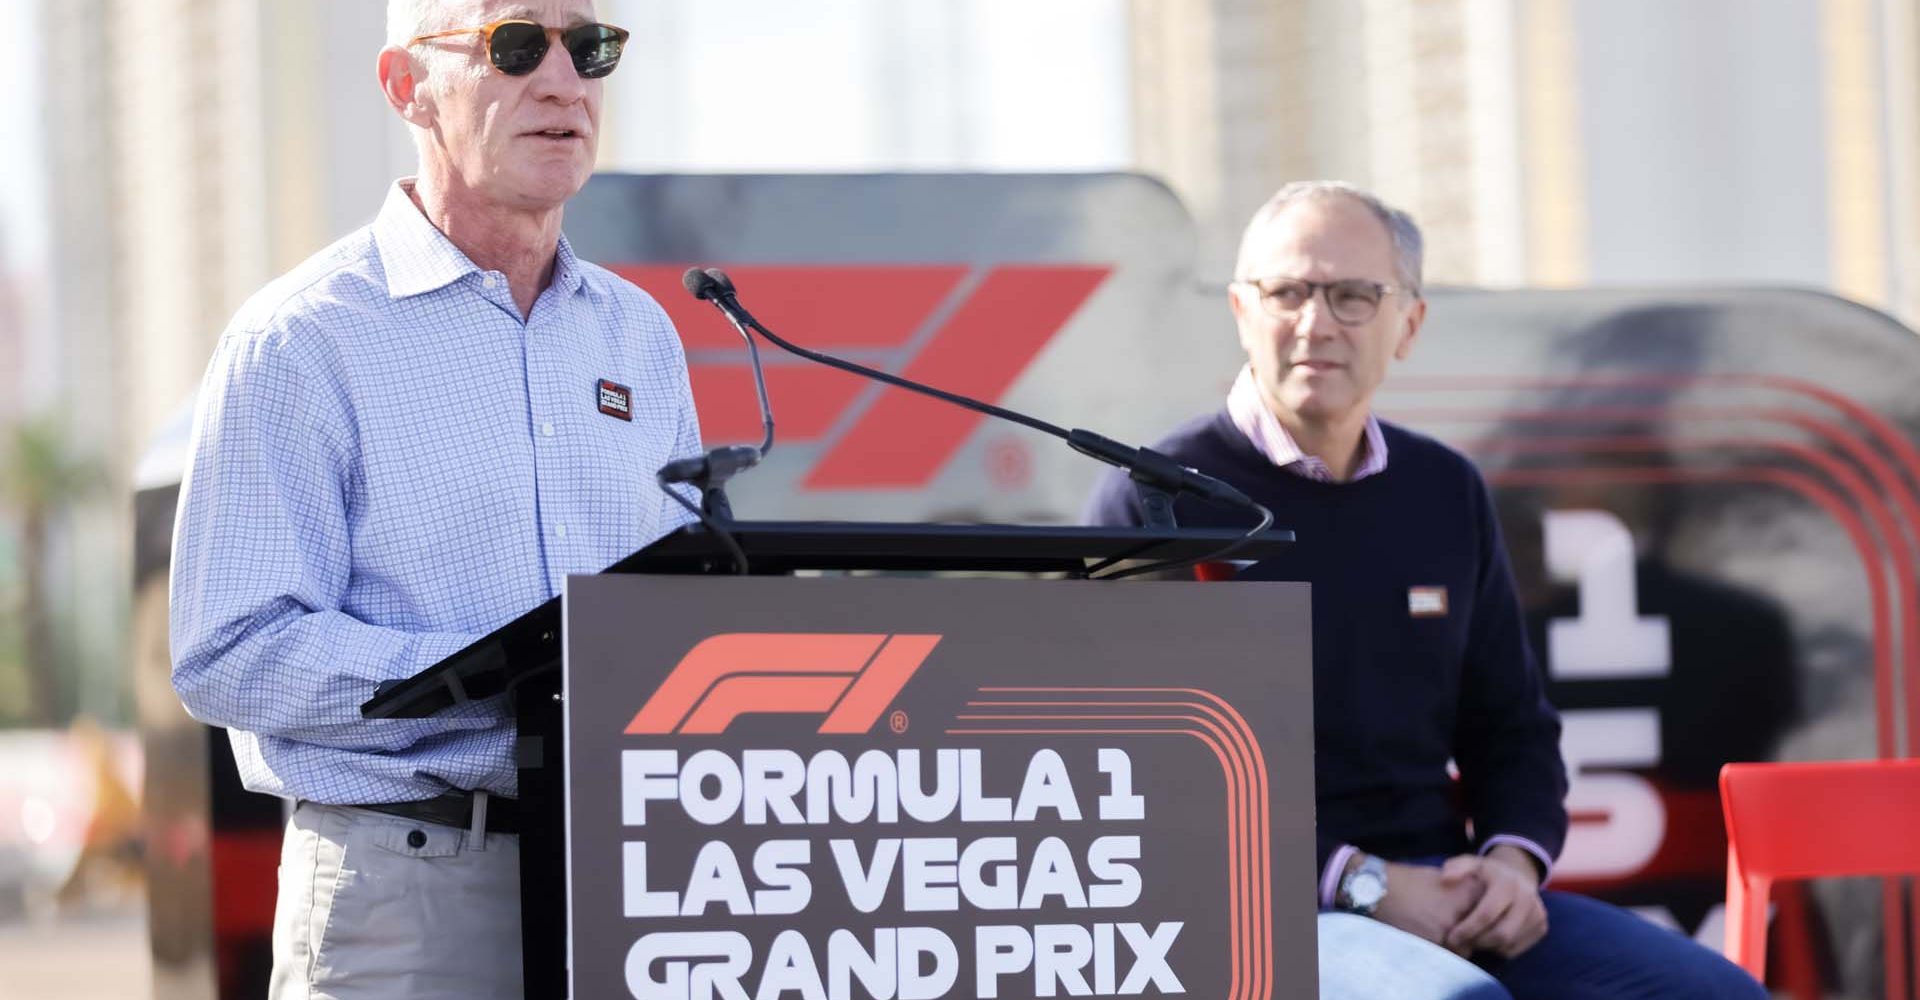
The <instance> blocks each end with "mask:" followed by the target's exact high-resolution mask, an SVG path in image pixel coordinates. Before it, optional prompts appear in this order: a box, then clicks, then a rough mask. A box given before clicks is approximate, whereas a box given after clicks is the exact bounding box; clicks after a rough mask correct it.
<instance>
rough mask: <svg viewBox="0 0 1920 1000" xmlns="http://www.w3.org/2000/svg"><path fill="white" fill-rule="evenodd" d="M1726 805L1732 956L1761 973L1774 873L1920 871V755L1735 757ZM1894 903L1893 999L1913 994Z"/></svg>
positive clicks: (1726, 773) (1723, 796) (1726, 774)
mask: <svg viewBox="0 0 1920 1000" xmlns="http://www.w3.org/2000/svg"><path fill="white" fill-rule="evenodd" d="M1720 802H1721V808H1722V809H1723V810H1724V811H1725V814H1726V820H1727V957H1728V958H1731V959H1732V960H1733V961H1735V962H1737V963H1739V964H1740V965H1741V966H1743V967H1744V968H1746V970H1747V971H1749V972H1751V973H1753V974H1754V976H1755V977H1756V978H1762V977H1763V976H1764V973H1765V971H1766V947H1767V919H1766V917H1767V899H1768V896H1769V895H1770V893H1771V891H1772V887H1773V883H1774V881H1775V880H1777V879H1808V878H1823V877H1835V876H1847V875H1881V876H1886V875H1909V874H1920V760H1870V761H1833V762H1822V763H1804V764H1803V763H1781V764H1728V765H1727V766H1726V767H1724V768H1722V769H1721V771H1720ZM1890 888H1891V886H1890ZM1890 898H1891V899H1892V900H1894V901H1895V902H1897V901H1898V898H1899V897H1898V895H1897V894H1890ZM1897 909H1898V908H1897V907H1895V909H1894V911H1890V912H1889V914H1888V921H1887V930H1888V934H1889V941H1888V947H1887V948H1886V954H1887V995H1888V996H1889V997H1905V996H1906V995H1907V978H1906V963H1905V962H1904V961H1901V960H1900V958H1901V957H1902V956H1901V952H1903V951H1904V950H1905V949H1904V948H1903V947H1901V946H1900V944H1899V942H1902V941H1903V940H1904V938H1905V930H1904V921H1902V920H1900V915H1899V913H1898V912H1897ZM1763 981H1764V979H1763Z"/></svg>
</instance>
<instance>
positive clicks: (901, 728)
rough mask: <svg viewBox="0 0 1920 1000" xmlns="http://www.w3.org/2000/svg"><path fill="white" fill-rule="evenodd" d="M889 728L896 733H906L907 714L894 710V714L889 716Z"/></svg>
mask: <svg viewBox="0 0 1920 1000" xmlns="http://www.w3.org/2000/svg"><path fill="white" fill-rule="evenodd" d="M887 728H888V729H891V730H893V731H894V732H896V733H904V732H906V731H907V713H905V712H902V711H901V710H899V709H897V708H896V709H894V710H893V714H892V715H889V716H887Z"/></svg>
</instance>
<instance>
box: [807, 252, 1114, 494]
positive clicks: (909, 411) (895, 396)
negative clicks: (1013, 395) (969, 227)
mask: <svg viewBox="0 0 1920 1000" xmlns="http://www.w3.org/2000/svg"><path fill="white" fill-rule="evenodd" d="M1107 273H1108V270H1107V269H1106V268H1104V267H1001V268H996V269H994V271H993V272H992V273H991V274H989V275H988V276H987V279H986V281H984V282H982V283H981V285H980V288H979V290H978V291H976V292H974V293H973V296H972V297H971V298H969V299H968V300H967V301H966V303H965V304H964V305H962V306H961V307H960V310H959V311H958V312H956V313H955V314H954V316H953V318H952V319H950V320H948V321H947V323H946V325H945V326H943V327H941V329H940V332H939V334H938V335H936V336H935V337H934V339H933V342H932V343H930V344H928V345H927V347H926V350H924V351H921V352H920V355H919V356H918V357H916V358H914V359H913V361H912V362H911V363H910V364H908V365H907V367H906V370H905V371H904V372H902V373H901V374H903V375H905V376H906V377H907V378H910V379H916V380H918V381H921V382H926V383H929V384H932V385H935V386H938V387H940V388H942V389H946V390H948V391H949V392H957V393H961V394H963V395H967V396H973V397H975V398H978V399H985V400H988V401H990V402H991V401H993V400H997V399H999V398H1000V396H1001V394H1002V393H1004V392H1006V391H1007V387H1008V386H1010V385H1012V384H1013V380H1014V379H1015V378H1017V377H1019V375H1020V373H1021V372H1023V371H1026V369H1027V365H1029V364H1031V363H1032V362H1033V359H1034V356H1035V355H1037V354H1039V353H1040V349H1041V348H1042V347H1045V346H1046V345H1047V342H1048V341H1050V340H1052V339H1053V337H1054V335H1055V334H1056V333H1058V332H1059V331H1060V328H1061V327H1063V326H1065V325H1066V322H1067V320H1068V319H1069V318H1070V317H1072V316H1073V314H1074V313H1075V312H1077V311H1079V309H1080V305H1081V303H1083V302H1085V301H1086V300H1087V298H1088V297H1089V296H1091V295H1092V294H1093V291H1094V289H1096V288H1098V287H1100V283H1101V282H1103V281H1105V280H1106V277H1107ZM983 419H985V418H984V417H982V416H980V415H979V414H977V413H971V412H969V411H967V410H963V409H960V408H959V407H957V406H953V405H951V404H949V403H943V402H940V401H939V400H935V399H928V398H926V397H925V396H917V395H914V394H912V393H909V392H905V391H903V390H900V389H887V390H886V391H885V392H884V393H883V394H882V395H881V397H880V400H879V402H878V403H877V404H875V405H874V407H873V409H871V410H869V411H867V414H866V416H865V417H864V418H863V419H861V421H860V422H859V423H858V424H856V425H854V428H853V430H851V431H849V432H848V434H847V436H846V437H845V438H843V439H842V440H841V441H840V442H839V444H838V445H837V446H835V447H834V448H833V450H832V451H830V452H828V453H827V455H826V457H825V458H822V459H821V460H820V463H819V464H818V465H815V466H814V467H813V472H812V473H811V474H810V475H808V476H807V478H806V479H805V480H803V481H802V485H803V486H805V487H807V488H809V489H819V490H835V489H839V490H851V489H888V488H892V489H912V488H914V487H917V486H924V485H926V484H927V483H928V482H929V481H931V480H932V479H933V477H934V474H935V473H937V472H939V471H940V469H941V468H942V467H943V466H945V465H946V464H947V461H948V460H949V459H951V458H952V457H953V453H954V452H956V451H958V450H959V449H960V446H961V445H962V444H963V443H965V442H966V439H967V435H968V434H971V433H972V432H973V429H974V428H975V427H977V426H979V424H980V421H981V420H983Z"/></svg>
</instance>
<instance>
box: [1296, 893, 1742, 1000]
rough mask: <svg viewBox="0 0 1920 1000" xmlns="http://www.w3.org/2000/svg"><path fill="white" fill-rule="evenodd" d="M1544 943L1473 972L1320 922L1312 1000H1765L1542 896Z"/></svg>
mask: <svg viewBox="0 0 1920 1000" xmlns="http://www.w3.org/2000/svg"><path fill="white" fill-rule="evenodd" d="M1540 895H1541V898H1542V899H1543V900H1544V901H1545V903H1546V907H1547V936H1546V937H1545V938H1543V939H1541V941H1540V943H1539V944H1536V945H1534V946H1533V947H1532V948H1529V949H1527V950H1526V951H1525V952H1523V953H1521V955H1520V957H1518V958H1514V959H1503V958H1499V957H1497V956H1489V955H1483V956H1478V957H1477V958H1476V960H1475V962H1474V963H1469V962H1466V961H1463V960H1462V959H1460V958H1458V957H1456V956H1455V955H1454V954H1453V953H1452V952H1449V951H1447V950H1446V949H1445V948H1441V947H1439V946H1438V945H1434V944H1430V943H1428V942H1426V941H1423V940H1421V939H1420V938H1417V937H1415V936H1413V935H1411V934H1407V933H1403V932H1401V931H1398V930H1395V929H1394V928H1392V927H1388V926H1387V925H1386V924H1383V923H1380V922H1378V921H1374V920H1368V919H1366V918H1364V917H1355V916H1353V915H1352V914H1345V913H1323V914H1321V915H1320V923H1319V927H1320V997H1321V1000H1385V998H1389V997H1392V998H1396V1000H1398V998H1405V1000H1468V998H1471V1000H1483V998H1505V997H1512V998H1513V1000H1668V998H1672V1000H1681V998H1686V1000H1694V998H1699V1000H1767V992H1766V990H1764V989H1762V988H1761V986H1760V984H1759V983H1756V982H1754V981H1753V977H1752V976H1749V975H1747V973H1746V972H1745V971H1744V970H1742V969H1741V968H1740V967H1739V966H1737V965H1734V964H1733V963H1732V962H1729V961H1727V960H1726V959H1725V958H1723V957H1721V956H1720V954H1719V953H1718V952H1715V951H1712V950H1710V949H1708V948H1704V947H1702V946H1700V945H1699V944H1697V943H1695V942H1694V941H1693V939H1691V938H1688V937H1684V936H1682V935H1680V934H1676V933H1674V932H1673V931H1670V930H1667V929H1666V928H1663V927H1657V926H1655V925H1653V924H1651V923H1648V922H1647V921H1645V920H1642V919H1640V918H1639V917H1636V916H1634V915H1633V914H1631V913H1628V912H1627V911H1625V910H1622V909H1620V908H1618V907H1615V906H1611V905H1608V904H1606V903H1602V902H1599V901H1598V900H1592V899H1588V898H1586V897H1584V896H1575V895H1571V894H1569V893H1564V892H1555V891H1553V890H1547V891H1545V892H1543V893H1541V894H1540Z"/></svg>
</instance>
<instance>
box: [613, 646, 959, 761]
mask: <svg viewBox="0 0 1920 1000" xmlns="http://www.w3.org/2000/svg"><path fill="white" fill-rule="evenodd" d="M939 643H940V637H939V636H937V635H859V634H833V633H829V634H801V633H781V632H768V633H762V632H729V633H726V634H723V635H716V636H712V637H710V638H707V639H703V640H701V642H700V643H699V645H696V646H694V647H693V649H692V650H690V651H689V652H688V653H687V655H686V656H684V657H681V659H680V662H679V663H677V664H675V665H674V668H673V672H672V673H670V674H668V675H667V679H666V680H664V681H661V682H660V687H659V688H658V689H657V690H655V691H654V693H653V697H651V698H648V699H647V702H646V704H644V705H642V706H640V711H639V712H638V713H636V714H635V715H634V717H633V721H632V722H630V723H628V724H627V729H626V732H627V735H629V736H640V735H664V734H667V733H683V734H703V735H711V734H715V733H721V732H725V731H726V728H727V726H728V725H729V724H731V723H732V722H733V720H734V719H737V718H739V717H740V716H742V715H749V714H754V713H780V714H785V715H792V714H802V715H810V714H815V713H818V714H823V715H825V716H826V719H825V721H823V722H821V723H820V732H821V733H848V734H859V733H865V732H867V731H869V730H871V729H872V728H873V725H874V723H875V722H877V721H879V719H880V714H881V713H882V712H884V711H886V708H887V704H888V703H889V702H891V701H892V700H893V699H894V697H895V696H897V695H898V694H899V693H900V689H901V688H904V687H906V685H907V681H908V680H910V679H911V678H912V677H913V674H914V671H916V670H919V669H920V664H922V663H924V662H926V659H927V656H928V654H930V653H932V652H933V647H934V646H936V645H938V644H939Z"/></svg>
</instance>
